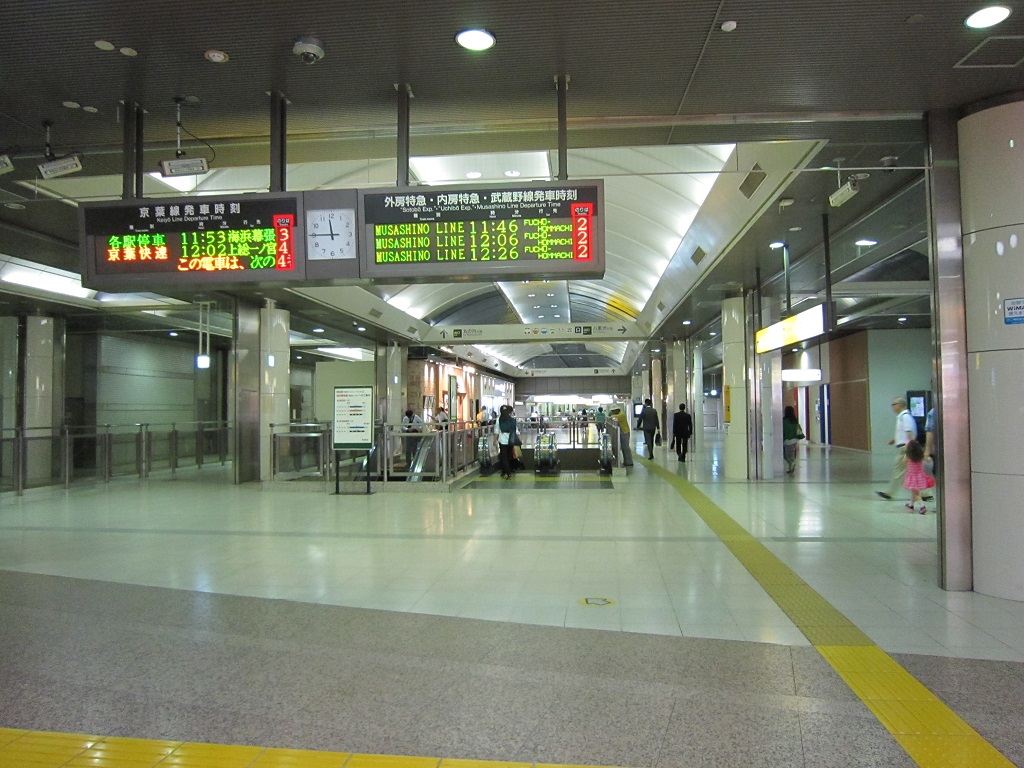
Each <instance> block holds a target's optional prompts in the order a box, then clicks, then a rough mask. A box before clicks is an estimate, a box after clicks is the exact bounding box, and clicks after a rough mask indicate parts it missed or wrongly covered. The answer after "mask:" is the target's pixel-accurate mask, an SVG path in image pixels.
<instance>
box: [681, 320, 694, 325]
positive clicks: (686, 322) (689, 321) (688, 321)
mask: <svg viewBox="0 0 1024 768" xmlns="http://www.w3.org/2000/svg"><path fill="white" fill-rule="evenodd" d="M692 322H693V320H683V325H689V324H690V323H692Z"/></svg>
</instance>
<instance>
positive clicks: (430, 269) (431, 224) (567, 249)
mask: <svg viewBox="0 0 1024 768" xmlns="http://www.w3.org/2000/svg"><path fill="white" fill-rule="evenodd" d="M603 207H604V187H603V184H602V182H600V181H585V182H552V183H543V184H524V185H515V186H495V187H466V188H458V189H456V188H448V187H416V188H409V189H392V190H368V191H362V192H360V196H359V209H360V213H361V226H362V235H363V247H362V248H361V252H360V270H359V271H360V276H361V277H363V278H371V279H374V280H376V281H377V282H391V281H393V282H417V281H420V282H428V281H442V280H443V281H455V280H463V279H464V280H519V279H537V278H544V277H560V278H563V279H565V278H587V277H602V276H603V275H604V263H605V260H604V226H603Z"/></svg>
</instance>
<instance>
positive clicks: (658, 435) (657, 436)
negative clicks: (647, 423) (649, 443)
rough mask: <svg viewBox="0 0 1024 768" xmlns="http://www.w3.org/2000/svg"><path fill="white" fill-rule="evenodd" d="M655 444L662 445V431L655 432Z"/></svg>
mask: <svg viewBox="0 0 1024 768" xmlns="http://www.w3.org/2000/svg"><path fill="white" fill-rule="evenodd" d="M654 444H655V445H661V432H655V433H654Z"/></svg>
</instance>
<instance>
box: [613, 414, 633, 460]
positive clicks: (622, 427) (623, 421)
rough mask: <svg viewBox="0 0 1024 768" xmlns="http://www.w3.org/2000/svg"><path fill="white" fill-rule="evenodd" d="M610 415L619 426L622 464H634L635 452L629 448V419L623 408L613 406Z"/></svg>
mask: <svg viewBox="0 0 1024 768" xmlns="http://www.w3.org/2000/svg"><path fill="white" fill-rule="evenodd" d="M608 417H609V418H610V419H611V420H612V421H614V422H615V424H616V425H617V426H618V428H619V451H620V452H621V453H622V466H624V467H632V466H633V452H632V451H631V450H630V449H629V419H627V418H626V414H624V413H623V412H622V409H621V408H612V409H611V410H610V411H609V412H608Z"/></svg>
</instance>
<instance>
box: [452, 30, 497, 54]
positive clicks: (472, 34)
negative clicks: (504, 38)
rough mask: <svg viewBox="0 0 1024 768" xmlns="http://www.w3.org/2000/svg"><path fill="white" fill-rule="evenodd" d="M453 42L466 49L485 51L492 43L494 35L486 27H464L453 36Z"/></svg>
mask: <svg viewBox="0 0 1024 768" xmlns="http://www.w3.org/2000/svg"><path fill="white" fill-rule="evenodd" d="M455 42H457V43H458V44H459V45H461V46H462V47H463V48H465V49H466V50H467V51H486V50H487V49H488V48H490V47H491V46H492V45H494V35H492V34H491V33H490V32H488V31H487V30H486V29H464V30H462V31H461V32H459V34H457V35H456V36H455Z"/></svg>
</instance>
